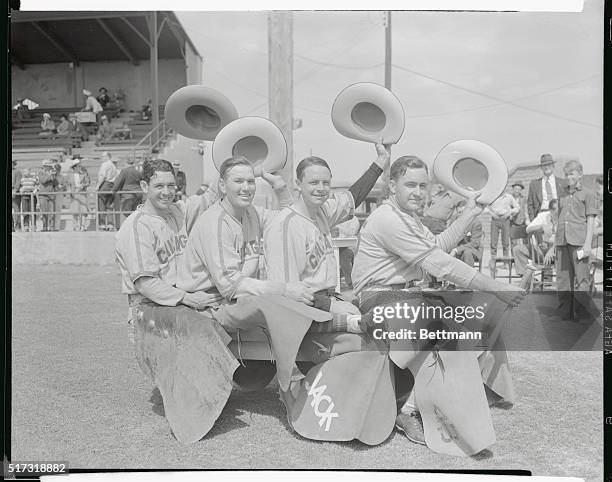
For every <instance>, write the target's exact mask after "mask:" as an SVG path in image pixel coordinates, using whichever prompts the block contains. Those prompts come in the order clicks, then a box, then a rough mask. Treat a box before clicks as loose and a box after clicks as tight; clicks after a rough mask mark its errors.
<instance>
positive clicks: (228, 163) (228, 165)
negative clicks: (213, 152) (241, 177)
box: [219, 156, 253, 179]
mask: <svg viewBox="0 0 612 482" xmlns="http://www.w3.org/2000/svg"><path fill="white" fill-rule="evenodd" d="M236 166H247V167H250V168H251V169H253V166H252V165H251V163H250V162H249V160H248V159H247V158H246V157H244V156H232V157H229V158H227V159H226V160H225V161H223V164H221V167H220V168H219V177H220V178H221V179H225V176H226V175H227V173H228V172H229V171H231V170H232V169H233V168H234V167H236Z"/></svg>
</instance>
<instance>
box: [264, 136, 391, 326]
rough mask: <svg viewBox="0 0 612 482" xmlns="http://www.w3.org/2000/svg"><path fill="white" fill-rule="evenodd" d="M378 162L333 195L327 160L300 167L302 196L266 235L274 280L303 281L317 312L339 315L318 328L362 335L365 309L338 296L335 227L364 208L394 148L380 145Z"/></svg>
mask: <svg viewBox="0 0 612 482" xmlns="http://www.w3.org/2000/svg"><path fill="white" fill-rule="evenodd" d="M376 153H377V158H376V160H375V161H374V162H373V163H372V165H371V166H370V167H369V168H368V169H367V170H366V172H365V173H364V174H363V175H362V176H361V177H360V178H359V179H358V180H357V181H356V182H355V183H354V184H353V185H352V186H351V187H350V188H349V189H348V190H347V191H341V192H337V193H335V194H334V195H331V189H330V184H331V177H332V174H331V170H330V168H329V166H328V164H327V162H325V161H324V160H323V159H320V158H318V157H307V158H305V159H303V160H302V161H301V162H300V163H299V164H298V166H297V169H296V178H297V187H298V189H299V191H300V198H299V199H298V200H297V201H296V202H295V203H294V204H292V205H291V206H289V207H286V208H284V209H283V210H281V212H280V213H279V214H278V215H277V216H276V217H275V219H274V220H273V221H272V223H271V224H270V227H269V228H268V229H267V230H266V231H265V242H264V245H265V251H266V269H267V273H268V277H269V278H270V279H272V280H280V281H284V282H285V283H290V282H297V281H302V282H304V283H306V284H307V285H308V287H309V288H311V289H312V290H313V291H314V292H315V304H314V306H315V307H316V308H320V309H322V310H325V311H331V312H332V313H334V314H335V315H347V314H348V315H355V316H348V317H347V318H346V325H345V324H344V319H343V317H341V318H335V321H336V324H332V325H334V326H333V327H332V326H330V325H320V324H316V325H314V326H313V328H321V329H334V330H338V331H349V332H355V333H360V332H362V329H361V328H360V327H359V325H358V321H359V320H360V313H359V310H358V309H357V308H356V307H355V306H354V305H353V304H351V303H349V302H346V301H343V300H342V299H341V298H339V297H338V296H337V295H336V294H335V293H334V291H335V287H336V284H337V271H336V258H335V255H334V249H333V246H332V238H331V228H332V227H333V226H335V225H336V224H339V223H342V222H343V221H346V220H347V219H349V218H350V217H351V216H352V215H353V212H354V210H355V208H356V207H357V206H359V204H361V203H362V202H363V201H364V200H365V198H366V196H367V195H368V194H369V192H370V191H371V190H372V188H373V187H374V184H375V183H376V181H377V180H378V178H379V177H380V175H381V174H382V173H383V171H384V169H385V167H386V166H387V165H388V162H389V150H388V148H386V147H385V146H383V145H382V144H376Z"/></svg>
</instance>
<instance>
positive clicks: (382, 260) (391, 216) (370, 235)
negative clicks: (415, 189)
mask: <svg viewBox="0 0 612 482" xmlns="http://www.w3.org/2000/svg"><path fill="white" fill-rule="evenodd" d="M449 229H451V228H449ZM445 233H446V231H445V232H443V233H441V234H439V235H437V236H434V235H433V234H432V233H431V231H429V229H427V228H426V227H425V226H423V224H422V223H421V221H420V220H419V218H418V217H417V216H416V215H415V216H413V215H410V214H408V213H406V212H404V211H402V210H401V209H400V208H399V206H398V205H397V203H396V202H395V200H394V199H393V198H391V199H388V200H386V201H384V202H383V203H382V205H381V206H380V207H379V208H377V209H376V210H375V211H374V212H373V213H372V214H370V217H369V218H368V219H367V221H366V222H365V223H364V225H363V226H362V228H361V231H360V234H359V242H358V243H357V253H356V254H355V263H354V265H353V273H352V278H353V287H354V290H355V294H358V293H359V292H360V291H362V290H363V289H367V287H368V286H373V285H383V286H388V285H395V284H405V283H407V282H409V281H414V280H421V279H422V278H423V272H424V271H427V272H428V273H430V274H431V275H433V276H435V277H436V278H441V279H448V280H449V281H452V282H454V283H455V284H457V285H458V286H468V285H469V283H470V282H471V280H472V278H473V277H474V276H475V274H476V270H474V268H472V267H470V266H468V265H467V264H465V263H463V262H461V261H460V260H458V259H456V258H454V257H453V256H450V255H449V254H447V253H445V252H444V251H443V250H442V247H444V249H447V248H448V247H449V246H444V244H447V243H443V242H442V241H443V238H444V236H445ZM460 234H461V235H462V234H463V233H460ZM458 239H459V237H458ZM458 239H457V241H458ZM453 244H454V245H456V243H453Z"/></svg>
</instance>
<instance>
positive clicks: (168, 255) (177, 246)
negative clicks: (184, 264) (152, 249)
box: [155, 234, 187, 264]
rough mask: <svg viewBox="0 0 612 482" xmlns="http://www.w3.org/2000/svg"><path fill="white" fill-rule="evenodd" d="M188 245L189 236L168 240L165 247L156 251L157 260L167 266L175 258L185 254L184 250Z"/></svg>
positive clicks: (178, 235) (183, 235) (178, 236)
mask: <svg viewBox="0 0 612 482" xmlns="http://www.w3.org/2000/svg"><path fill="white" fill-rule="evenodd" d="M186 245H187V235H186V234H177V235H175V236H174V238H171V239H167V240H166V241H165V242H164V246H163V247H161V248H159V249H158V250H157V251H156V253H155V254H156V255H157V259H158V260H159V262H160V263H162V264H166V263H167V262H168V261H170V260H171V259H172V258H174V257H175V256H178V255H179V254H181V253H182V252H183V248H184V247H185V246H186Z"/></svg>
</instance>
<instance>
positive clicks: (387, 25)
mask: <svg viewBox="0 0 612 482" xmlns="http://www.w3.org/2000/svg"><path fill="white" fill-rule="evenodd" d="M391 40H392V39H391V10H387V11H386V12H385V87H386V88H387V89H389V90H391V65H392V61H391V44H392V41H391ZM389 151H391V148H390V147H389ZM382 179H383V182H384V185H385V186H386V185H387V184H388V181H389V169H385V172H384V173H383V177H382ZM385 189H386V188H385Z"/></svg>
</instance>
